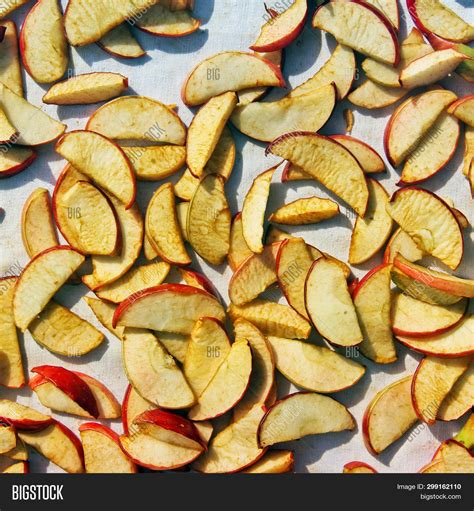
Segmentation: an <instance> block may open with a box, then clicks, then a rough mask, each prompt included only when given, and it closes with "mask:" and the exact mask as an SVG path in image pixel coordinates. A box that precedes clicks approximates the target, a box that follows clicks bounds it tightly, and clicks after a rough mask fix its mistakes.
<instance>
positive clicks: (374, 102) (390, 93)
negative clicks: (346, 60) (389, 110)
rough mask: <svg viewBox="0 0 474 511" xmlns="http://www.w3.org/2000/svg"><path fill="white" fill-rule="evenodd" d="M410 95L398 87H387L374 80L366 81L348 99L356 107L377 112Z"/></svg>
mask: <svg viewBox="0 0 474 511" xmlns="http://www.w3.org/2000/svg"><path fill="white" fill-rule="evenodd" d="M407 94H408V90H406V89H402V88H396V87H385V86H384V85H380V84H378V83H375V82H373V81H372V80H367V81H365V82H364V83H363V84H362V85H360V86H359V87H357V89H355V90H354V91H352V92H351V93H350V94H349V96H348V97H347V99H348V100H349V101H350V102H351V103H352V104H353V105H356V106H360V107H362V108H368V109H369V110H375V109H378V108H385V107H387V106H390V105H393V104H394V103H396V102H397V101H398V100H399V99H401V98H403V97H404V96H406V95H407Z"/></svg>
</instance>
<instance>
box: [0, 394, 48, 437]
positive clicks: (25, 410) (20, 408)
mask: <svg viewBox="0 0 474 511" xmlns="http://www.w3.org/2000/svg"><path fill="white" fill-rule="evenodd" d="M0 419H1V420H2V422H5V423H6V424H10V425H12V426H14V427H15V428H16V429H17V430H21V431H23V430H36V429H42V428H45V427H46V426H48V425H49V424H51V422H53V419H52V418H51V417H50V416H49V415H45V414H44V413H41V412H38V411H37V410H34V409H33V408H30V407H29V406H25V405H22V404H20V403H16V402H15V401H10V400H9V399H0Z"/></svg>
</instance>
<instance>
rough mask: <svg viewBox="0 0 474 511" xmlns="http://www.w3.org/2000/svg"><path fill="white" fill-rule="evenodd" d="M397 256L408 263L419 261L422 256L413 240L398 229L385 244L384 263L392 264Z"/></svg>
mask: <svg viewBox="0 0 474 511" xmlns="http://www.w3.org/2000/svg"><path fill="white" fill-rule="evenodd" d="M397 255H400V256H402V257H403V258H405V259H406V260H407V261H410V262H416V261H419V260H420V259H422V258H423V255H424V254H423V252H422V251H421V250H420V249H419V248H418V246H417V245H416V243H415V242H414V241H413V239H412V238H411V237H410V236H409V235H408V234H407V233H406V232H405V231H403V230H402V229H400V228H398V229H397V230H396V231H395V232H394V233H393V235H392V237H391V238H390V240H389V242H388V243H387V246H386V248H385V252H384V263H393V262H394V260H395V258H396V257H397Z"/></svg>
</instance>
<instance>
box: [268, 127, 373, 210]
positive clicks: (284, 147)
mask: <svg viewBox="0 0 474 511" xmlns="http://www.w3.org/2000/svg"><path fill="white" fill-rule="evenodd" d="M267 151H268V152H270V153H272V154H274V155H275V156H280V157H281V158H284V159H286V160H289V161H291V162H292V163H293V164H295V165H298V166H299V167H300V168H302V169H303V170H304V171H305V172H307V173H309V174H310V175H311V176H312V177H313V178H315V179H317V180H318V181H320V182H321V183H322V184H323V185H324V186H326V187H327V188H329V189H330V190H331V191H332V192H334V193H335V194H336V195H338V196H339V197H340V198H341V199H343V200H344V201H345V202H347V203H348V204H349V205H350V206H352V207H353V208H354V209H355V211H356V212H357V214H358V215H359V216H364V214H365V211H366V209H367V203H368V199H369V192H368V188H367V184H366V181H365V177H364V172H363V170H362V168H361V166H360V164H359V162H358V161H357V160H356V159H355V158H354V156H353V155H352V154H351V153H350V152H349V151H348V150H347V149H346V148H345V147H344V146H342V145H341V144H339V143H338V142H336V141H335V140H332V139H330V138H328V137H324V136H322V135H318V134H316V133H309V132H295V133H291V136H290V135H288V134H287V135H284V136H282V137H280V138H278V139H277V140H275V141H273V142H272V143H271V144H270V146H269V147H268V149H267ZM349 182H350V183H351V184H350V185H348V183H349Z"/></svg>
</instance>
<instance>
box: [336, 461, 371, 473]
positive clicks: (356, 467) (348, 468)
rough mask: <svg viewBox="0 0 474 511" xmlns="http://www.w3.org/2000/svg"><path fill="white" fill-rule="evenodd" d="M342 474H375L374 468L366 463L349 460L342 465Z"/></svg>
mask: <svg viewBox="0 0 474 511" xmlns="http://www.w3.org/2000/svg"><path fill="white" fill-rule="evenodd" d="M343 473H344V474H376V473H377V471H376V470H375V468H373V467H371V466H370V465H367V463H364V462H363V461H351V462H349V463H346V464H345V465H344V469H343Z"/></svg>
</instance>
